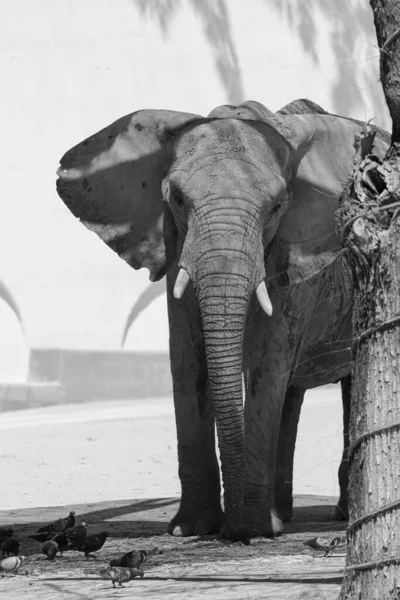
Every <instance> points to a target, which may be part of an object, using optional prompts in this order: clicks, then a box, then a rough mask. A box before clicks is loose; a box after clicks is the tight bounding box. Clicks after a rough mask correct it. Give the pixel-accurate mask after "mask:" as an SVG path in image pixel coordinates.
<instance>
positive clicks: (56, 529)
mask: <svg viewBox="0 0 400 600" xmlns="http://www.w3.org/2000/svg"><path fill="white" fill-rule="evenodd" d="M74 525H75V512H74V511H73V510H71V512H70V513H69V515H68V517H65V519H57V521H53V523H50V525H44V526H43V527H40V528H39V529H38V530H37V531H36V533H42V532H43V533H62V532H63V531H65V530H66V529H70V528H71V527H73V526H74ZM31 537H32V536H31Z"/></svg>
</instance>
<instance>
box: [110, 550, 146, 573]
mask: <svg viewBox="0 0 400 600" xmlns="http://www.w3.org/2000/svg"><path fill="white" fill-rule="evenodd" d="M157 552H158V548H153V549H152V550H131V551H130V552H127V553H126V554H124V555H123V556H121V558H113V559H112V560H111V561H110V567H128V568H130V569H137V568H138V567H140V565H141V564H143V563H144V562H146V560H148V559H149V558H150V557H151V556H153V554H156V553H157Z"/></svg>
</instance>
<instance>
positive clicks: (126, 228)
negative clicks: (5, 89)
mask: <svg viewBox="0 0 400 600" xmlns="http://www.w3.org/2000/svg"><path fill="white" fill-rule="evenodd" d="M199 118H200V117H199V116H198V115H193V114H188V113H181V112H176V111H169V110H141V111H138V112H135V113H132V114H130V115H127V116H125V117H122V118H121V119H119V120H118V121H115V122H114V123H112V124H111V125H109V126H108V127H106V128H105V129H102V130H101V131H99V132H98V133H95V134H94V135H92V136H91V137H90V138H87V139H86V140H84V141H83V142H81V143H80V144H78V145H77V146H75V147H74V148H72V149H71V150H69V151H68V152H67V153H66V154H65V155H64V156H63V157H62V159H61V161H60V168H59V170H58V176H59V179H58V180H57V191H58V194H59V195H60V197H61V199H62V200H63V202H64V203H65V204H66V206H67V207H68V208H69V209H70V211H71V212H72V213H73V214H74V215H75V217H78V218H79V219H80V221H81V222H82V223H83V224H84V225H85V226H86V227H87V228H88V229H90V230H91V231H94V232H95V233H96V234H97V235H98V236H99V237H100V238H101V239H102V240H103V241H104V242H105V243H106V244H107V245H108V246H109V247H110V248H112V249H113V250H114V251H115V252H116V253H117V254H118V255H119V256H120V257H121V258H123V259H124V260H125V261H126V262H127V263H128V264H129V265H130V266H131V267H133V268H134V269H140V268H141V267H146V268H148V269H149V271H150V279H151V281H157V280H158V279H160V278H161V277H163V276H164V275H165V273H166V272H167V270H168V269H169V268H170V267H171V265H172V264H173V261H174V258H175V256H174V254H175V242H176V240H175V239H174V236H175V234H176V232H175V230H174V224H173V220H172V217H170V215H169V209H167V208H166V206H165V203H164V202H163V199H162V193H161V182H162V180H163V178H164V176H165V175H166V173H167V172H168V169H169V167H170V164H171V160H172V154H173V152H172V148H173V138H174V136H175V134H177V133H178V132H179V130H180V129H181V128H182V127H184V126H185V125H186V124H188V123H190V122H195V121H197V120H198V119H199Z"/></svg>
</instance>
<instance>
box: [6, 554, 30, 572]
mask: <svg viewBox="0 0 400 600" xmlns="http://www.w3.org/2000/svg"><path fill="white" fill-rule="evenodd" d="M25 558H26V556H10V557H9V558H3V560H0V572H2V573H16V572H17V571H18V569H19V568H20V566H21V565H22V563H23V562H24V560H25Z"/></svg>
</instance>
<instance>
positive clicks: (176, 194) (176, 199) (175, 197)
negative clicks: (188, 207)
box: [170, 190, 183, 206]
mask: <svg viewBox="0 0 400 600" xmlns="http://www.w3.org/2000/svg"><path fill="white" fill-rule="evenodd" d="M170 197H171V199H172V201H173V202H174V203H175V204H176V205H177V206H182V204H183V199H182V196H181V194H180V193H179V192H178V190H173V191H172V192H171V196H170Z"/></svg>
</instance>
